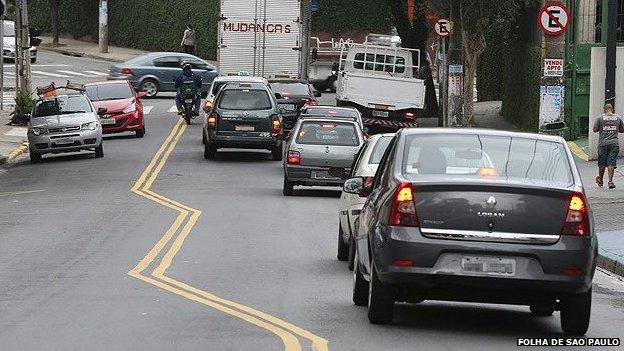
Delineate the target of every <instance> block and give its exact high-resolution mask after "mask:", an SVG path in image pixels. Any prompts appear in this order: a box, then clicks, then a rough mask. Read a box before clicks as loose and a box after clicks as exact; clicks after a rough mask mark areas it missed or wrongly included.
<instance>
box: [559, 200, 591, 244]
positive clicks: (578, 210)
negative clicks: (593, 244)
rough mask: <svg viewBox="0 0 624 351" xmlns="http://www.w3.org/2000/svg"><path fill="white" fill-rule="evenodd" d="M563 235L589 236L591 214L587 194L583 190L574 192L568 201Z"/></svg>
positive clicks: (562, 230)
mask: <svg viewBox="0 0 624 351" xmlns="http://www.w3.org/2000/svg"><path fill="white" fill-rule="evenodd" d="M561 234H562V235H574V236H589V216H588V209H587V205H586V202H585V195H583V193H581V192H573V193H572V196H570V201H569V203H568V213H567V215H566V219H565V223H563V229H561Z"/></svg>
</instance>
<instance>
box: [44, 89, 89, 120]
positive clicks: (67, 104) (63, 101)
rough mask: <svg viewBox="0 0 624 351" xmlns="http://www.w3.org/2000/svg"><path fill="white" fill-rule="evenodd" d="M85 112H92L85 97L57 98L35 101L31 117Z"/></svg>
mask: <svg viewBox="0 0 624 351" xmlns="http://www.w3.org/2000/svg"><path fill="white" fill-rule="evenodd" d="M86 112H93V110H92V109H91V104H90V103H89V100H88V99H87V98H86V97H85V96H82V95H79V96H78V95H77V96H59V97H56V98H52V99H45V100H39V101H37V102H36V103H35V107H34V109H33V117H34V118H37V117H47V116H57V115H69V114H74V113H86Z"/></svg>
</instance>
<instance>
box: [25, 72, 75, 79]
mask: <svg viewBox="0 0 624 351" xmlns="http://www.w3.org/2000/svg"><path fill="white" fill-rule="evenodd" d="M32 73H36V74H40V75H42V76H50V77H57V78H70V76H67V75H64V74H57V73H50V72H43V71H32Z"/></svg>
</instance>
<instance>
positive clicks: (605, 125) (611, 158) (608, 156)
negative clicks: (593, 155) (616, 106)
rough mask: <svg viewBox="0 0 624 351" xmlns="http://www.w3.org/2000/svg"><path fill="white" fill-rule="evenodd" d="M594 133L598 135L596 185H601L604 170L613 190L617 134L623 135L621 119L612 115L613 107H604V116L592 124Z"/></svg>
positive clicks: (617, 150)
mask: <svg viewBox="0 0 624 351" xmlns="http://www.w3.org/2000/svg"><path fill="white" fill-rule="evenodd" d="M594 133H599V134H598V135H599V136H598V176H597V177H596V184H598V186H600V187H601V186H602V185H603V179H604V173H605V168H606V169H607V171H608V173H609V189H613V188H615V183H613V173H614V172H615V169H616V168H617V158H618V155H619V153H620V142H619V139H618V133H624V122H622V117H620V116H618V115H616V114H615V113H613V105H611V104H606V105H605V106H604V114H603V115H602V116H600V117H599V118H598V119H596V122H594Z"/></svg>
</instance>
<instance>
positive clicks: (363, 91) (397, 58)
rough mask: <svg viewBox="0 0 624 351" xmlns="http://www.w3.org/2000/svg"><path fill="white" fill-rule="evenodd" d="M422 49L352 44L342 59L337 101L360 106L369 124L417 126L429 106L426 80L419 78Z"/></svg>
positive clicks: (344, 52)
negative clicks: (426, 101)
mask: <svg viewBox="0 0 624 351" xmlns="http://www.w3.org/2000/svg"><path fill="white" fill-rule="evenodd" d="M413 58H416V59H417V60H418V61H419V58H420V52H419V51H418V50H411V49H404V48H399V47H391V46H379V45H369V44H367V43H365V44H348V45H345V46H344V48H343V52H342V54H341V58H340V72H339V73H338V82H337V89H336V104H337V105H338V106H352V107H355V108H357V109H358V110H359V111H360V112H361V113H362V116H363V117H364V124H365V125H366V126H369V127H371V126H381V127H385V128H383V129H393V130H396V129H400V128H406V127H416V126H417V121H416V120H417V117H418V116H419V113H420V112H421V111H422V110H423V108H424V105H425V81H424V80H423V79H419V78H416V77H415V75H416V74H417V73H418V71H419V68H420V62H416V63H414V62H413V60H412V59H413Z"/></svg>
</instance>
